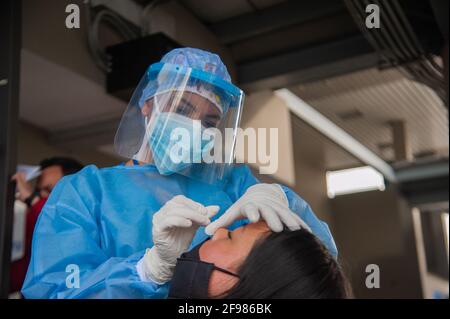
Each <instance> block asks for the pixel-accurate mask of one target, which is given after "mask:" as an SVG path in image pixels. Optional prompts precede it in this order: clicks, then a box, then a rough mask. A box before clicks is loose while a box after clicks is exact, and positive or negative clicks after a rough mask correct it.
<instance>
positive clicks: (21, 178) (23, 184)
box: [11, 172, 33, 202]
mask: <svg viewBox="0 0 450 319" xmlns="http://www.w3.org/2000/svg"><path fill="white" fill-rule="evenodd" d="M11 180H12V181H15V182H16V188H17V193H18V199H19V200H21V201H22V202H25V200H26V199H27V198H28V197H30V196H31V194H32V193H33V187H32V186H31V184H30V183H28V182H27V181H26V179H25V173H22V172H20V173H16V174H15V175H14V176H13V177H12V178H11Z"/></svg>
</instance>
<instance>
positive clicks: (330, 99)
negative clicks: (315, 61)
mask: <svg viewBox="0 0 450 319" xmlns="http://www.w3.org/2000/svg"><path fill="white" fill-rule="evenodd" d="M292 90H293V91H294V92H295V93H296V94H298V95H299V96H300V97H301V98H302V99H303V100H304V101H306V102H307V103H308V104H310V105H312V106H313V107H315V108H316V109H317V110H318V111H319V112H321V113H322V114H324V115H325V116H327V117H328V118H330V119H331V120H332V121H334V122H335V123H336V124H337V125H339V126H340V127H341V128H343V129H344V130H346V131H347V132H348V133H350V134H351V135H353V136H354V137H355V138H356V139H357V140H359V141H360V142H362V143H363V144H364V145H366V146H367V147H369V148H370V149H371V150H372V151H374V152H375V153H377V154H378V155H380V156H382V157H383V158H384V159H386V160H393V152H392V149H390V148H389V147H388V148H386V147H385V146H386V145H390V144H391V143H392V134H391V129H390V126H389V124H388V123H389V121H393V120H403V121H405V123H406V125H407V132H408V136H409V139H410V143H411V148H412V151H413V153H414V154H419V153H424V152H429V151H433V152H436V153H439V154H443V155H444V156H448V148H449V147H448V146H449V141H448V138H449V135H448V116H447V110H446V109H445V107H444V106H443V104H442V102H441V100H440V99H439V98H438V97H437V95H436V94H435V93H434V92H433V91H432V90H431V89H429V88H428V87H425V86H424V85H422V84H419V83H417V82H413V81H411V80H409V79H407V78H406V77H405V76H404V75H403V74H402V73H401V72H400V71H398V70H395V69H390V70H386V71H379V70H378V69H370V70H365V71H361V72H357V73H353V74H348V75H345V76H341V77H336V78H332V79H327V80H323V81H318V82H314V83H309V84H304V85H300V86H297V87H295V88H292ZM343 114H350V115H352V114H354V115H355V116H348V117H345V116H344V117H343V116H342V115H343ZM345 118H347V119H345Z"/></svg>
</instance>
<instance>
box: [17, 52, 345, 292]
mask: <svg viewBox="0 0 450 319" xmlns="http://www.w3.org/2000/svg"><path fill="white" fill-rule="evenodd" d="M243 101H244V93H243V92H242V91H241V90H240V89H239V88H237V87H236V86H234V85H233V84H232V83H231V79H230V75H229V74H228V72H227V69H226V67H225V65H224V64H223V63H222V61H221V60H220V58H219V57H218V56H217V55H216V54H212V53H209V52H205V51H202V50H199V49H192V48H181V49H175V50H172V51H171V52H169V53H167V54H166V55H165V56H164V57H163V58H162V60H161V61H160V62H159V63H155V64H152V65H151V66H150V67H149V68H148V70H147V72H146V73H145V74H144V76H143V78H142V80H141V82H140V83H139V85H138V87H137V88H136V90H135V92H134V94H133V96H132V98H131V100H130V103H129V105H128V108H127V109H126V111H125V113H124V115H123V117H122V120H121V123H120V125H119V128H118V131H117V133H116V137H115V147H116V150H117V152H118V153H119V154H120V155H122V156H124V157H126V158H129V159H130V161H128V162H127V163H124V164H122V165H118V166H115V167H110V168H103V169H98V168H97V167H96V166H94V165H90V166H87V167H85V168H84V169H83V170H82V171H80V172H79V173H78V174H75V175H71V176H67V177H65V178H63V179H62V180H61V181H60V182H59V183H58V184H57V186H56V188H55V189H54V190H53V192H52V194H51V196H50V198H49V199H48V201H47V203H46V205H45V207H44V209H43V211H42V213H41V215H40V217H39V220H38V223H37V228H36V230H35V233H34V237H33V244H32V258H31V263H30V267H29V270H28V273H27V277H26V280H25V283H24V286H23V288H22V293H23V295H24V296H25V297H26V298H165V297H167V293H168V287H169V285H170V279H171V277H172V275H173V270H174V268H175V264H176V260H177V258H178V257H180V256H181V254H182V253H184V252H186V251H187V250H188V249H189V247H193V246H196V245H197V244H199V243H201V242H202V241H204V240H206V239H207V238H208V237H209V236H210V235H211V234H213V233H214V232H215V231H216V230H217V229H218V228H220V227H229V229H231V230H232V229H235V228H237V227H239V226H241V225H243V224H245V223H248V222H256V221H258V220H265V221H266V222H267V224H268V226H269V228H271V230H272V231H275V232H279V231H282V230H283V228H284V227H287V228H289V229H291V230H295V229H299V228H300V227H301V225H302V220H303V221H304V222H305V223H306V224H307V225H308V226H309V228H310V229H311V231H312V232H313V233H314V234H315V235H316V236H318V237H319V238H320V239H321V240H322V241H323V243H324V244H325V245H326V246H327V248H328V249H329V250H330V251H331V253H332V254H333V255H335V256H336V254H337V251H336V247H335V244H334V241H333V238H332V236H331V234H330V232H329V229H328V227H327V225H326V224H325V223H323V222H322V221H320V220H319V219H318V218H317V217H316V216H315V215H314V213H313V212H312V211H311V208H310V207H309V205H308V204H307V203H306V202H305V201H304V200H302V199H301V198H300V197H299V196H298V195H296V194H295V193H294V192H293V191H291V190H290V189H289V188H287V187H284V186H281V185H278V184H261V183H259V182H258V180H257V179H256V178H255V177H254V176H253V175H252V174H251V172H250V169H249V168H248V167H247V166H245V165H241V166H234V165H233V159H234V145H235V142H236V130H237V128H238V126H239V120H240V116H241V112H242V106H243ZM185 133H188V134H187V137H186V134H185ZM213 216H214V217H213ZM204 226H207V227H206V228H205V227H204Z"/></svg>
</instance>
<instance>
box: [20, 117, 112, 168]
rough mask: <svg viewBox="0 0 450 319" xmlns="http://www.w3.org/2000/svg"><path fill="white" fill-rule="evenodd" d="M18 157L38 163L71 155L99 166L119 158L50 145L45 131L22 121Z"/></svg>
mask: <svg viewBox="0 0 450 319" xmlns="http://www.w3.org/2000/svg"><path fill="white" fill-rule="evenodd" d="M17 147H18V157H17V161H18V163H20V164H30V165H36V164H38V163H39V162H40V161H41V160H42V159H44V158H48V157H52V156H70V157H73V158H75V159H77V160H79V161H81V162H82V163H83V164H85V165H87V164H96V165H97V166H99V167H105V166H111V165H114V164H117V163H118V161H119V160H118V159H116V158H114V157H111V156H107V155H104V154H102V153H100V152H97V151H93V150H76V151H75V150H74V151H72V152H69V151H67V150H63V149H61V148H57V147H54V146H52V145H50V144H49V143H48V142H47V140H46V138H45V133H44V132H43V131H41V130H40V129H37V128H35V127H33V126H31V125H29V124H26V123H23V122H21V123H20V124H19V130H18V145H17Z"/></svg>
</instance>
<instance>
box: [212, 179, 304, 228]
mask: <svg viewBox="0 0 450 319" xmlns="http://www.w3.org/2000/svg"><path fill="white" fill-rule="evenodd" d="M244 218H246V219H248V220H249V221H250V222H251V223H256V222H258V221H259V220H260V219H263V220H264V221H265V222H266V223H267V226H269V228H270V229H271V230H272V231H274V232H281V231H282V230H283V229H284V226H283V225H286V226H287V228H289V229H290V230H298V229H300V228H304V229H306V230H308V231H311V229H310V228H309V227H308V225H306V223H305V222H304V221H303V220H302V219H301V218H300V217H299V216H298V215H297V214H295V213H294V212H292V211H291V210H290V209H289V202H288V199H287V197H286V194H285V193H284V191H283V189H282V188H281V186H280V185H278V184H256V185H253V186H251V187H249V188H248V189H247V191H246V192H245V193H244V195H242V197H241V198H239V200H237V201H236V202H235V203H234V204H233V205H231V207H230V208H228V210H227V211H226V212H225V213H224V214H223V215H222V216H221V217H220V218H218V219H217V220H216V221H214V222H212V223H211V224H209V225H208V226H207V227H206V228H205V232H206V233H207V234H208V235H212V234H214V233H215V232H216V230H217V229H218V228H221V227H228V226H230V225H231V224H233V223H234V222H235V221H236V220H239V219H244Z"/></svg>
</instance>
